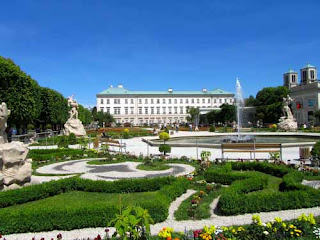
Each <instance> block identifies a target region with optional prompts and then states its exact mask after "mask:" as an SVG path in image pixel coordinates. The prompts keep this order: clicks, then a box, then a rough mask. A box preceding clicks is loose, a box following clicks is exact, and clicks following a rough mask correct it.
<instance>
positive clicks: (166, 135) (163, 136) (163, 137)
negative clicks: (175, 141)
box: [159, 132, 170, 142]
mask: <svg viewBox="0 0 320 240" xmlns="http://www.w3.org/2000/svg"><path fill="white" fill-rule="evenodd" d="M169 138H170V135H169V133H167V132H161V133H160V135H159V139H161V140H163V141H164V142H165V141H167V140H169Z"/></svg>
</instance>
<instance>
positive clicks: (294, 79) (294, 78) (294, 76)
mask: <svg viewBox="0 0 320 240" xmlns="http://www.w3.org/2000/svg"><path fill="white" fill-rule="evenodd" d="M291 80H292V82H293V83H295V82H296V75H292V76H291Z"/></svg>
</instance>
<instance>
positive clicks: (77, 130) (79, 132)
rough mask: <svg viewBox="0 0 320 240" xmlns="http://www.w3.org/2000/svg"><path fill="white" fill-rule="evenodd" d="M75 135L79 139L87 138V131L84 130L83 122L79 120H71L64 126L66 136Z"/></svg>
mask: <svg viewBox="0 0 320 240" xmlns="http://www.w3.org/2000/svg"><path fill="white" fill-rule="evenodd" d="M70 133H74V134H75V135H76V136H77V137H81V136H86V135H87V134H86V130H85V129H84V127H83V125H82V122H81V121H80V120H79V119H75V118H69V119H68V121H67V122H66V123H65V124H64V134H65V135H69V134H70Z"/></svg>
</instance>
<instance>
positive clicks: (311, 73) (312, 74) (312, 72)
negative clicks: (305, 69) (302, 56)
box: [310, 70, 314, 79]
mask: <svg viewBox="0 0 320 240" xmlns="http://www.w3.org/2000/svg"><path fill="white" fill-rule="evenodd" d="M310 78H311V79H314V71H313V70H311V71H310Z"/></svg>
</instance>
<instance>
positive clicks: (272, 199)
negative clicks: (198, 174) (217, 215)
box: [205, 162, 320, 215]
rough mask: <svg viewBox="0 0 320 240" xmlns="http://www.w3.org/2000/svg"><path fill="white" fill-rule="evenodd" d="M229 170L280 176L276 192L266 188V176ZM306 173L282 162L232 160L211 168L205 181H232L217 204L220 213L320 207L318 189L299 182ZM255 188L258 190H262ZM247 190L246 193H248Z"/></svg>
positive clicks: (233, 213) (226, 182)
mask: <svg viewBox="0 0 320 240" xmlns="http://www.w3.org/2000/svg"><path fill="white" fill-rule="evenodd" d="M232 170H244V171H259V172H263V173H267V174H270V175H272V176H276V177H281V178H282V179H283V182H282V183H281V184H280V186H279V192H275V191H268V190H266V189H265V188H266V185H267V179H265V178H264V177H263V176H261V174H259V173H254V172H243V173H234V172H232ZM304 176H305V174H304V173H302V172H299V171H297V170H294V169H291V168H289V167H287V166H284V165H274V164H268V163H257V162H247V163H241V162H235V163H227V164H226V165H224V166H222V167H219V168H216V169H210V170H208V171H207V172H206V173H205V179H206V181H207V182H216V183H222V184H231V186H230V187H229V188H227V189H225V191H223V193H222V195H221V197H220V199H219V203H218V207H219V210H220V212H221V214H222V215H236V214H244V213H256V212H268V211H278V210H286V209H298V208H307V207H315V206H320V191H319V190H315V189H313V188H311V187H308V186H304V185H302V184H301V181H302V180H303V178H304ZM263 189H264V191H260V192H259V191H258V192H255V191H257V190H263ZM248 193H249V194H248Z"/></svg>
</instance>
